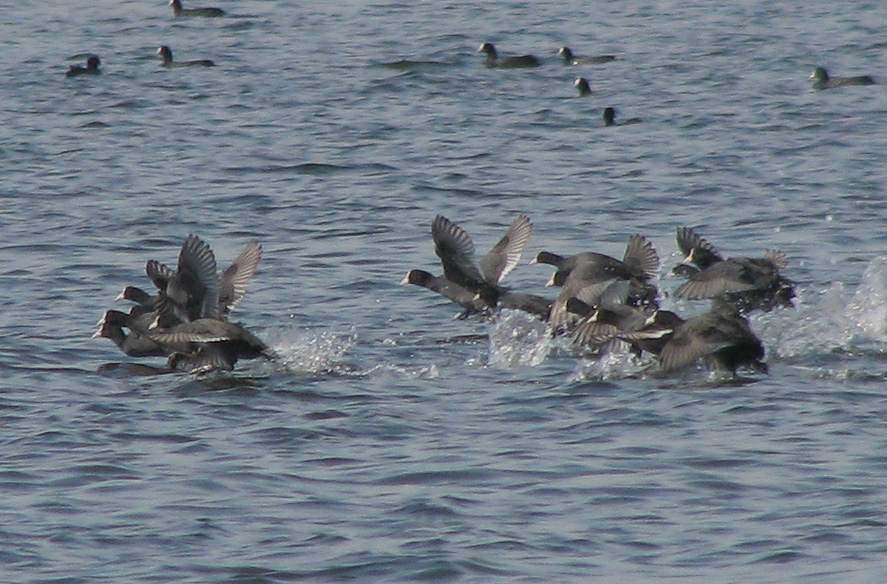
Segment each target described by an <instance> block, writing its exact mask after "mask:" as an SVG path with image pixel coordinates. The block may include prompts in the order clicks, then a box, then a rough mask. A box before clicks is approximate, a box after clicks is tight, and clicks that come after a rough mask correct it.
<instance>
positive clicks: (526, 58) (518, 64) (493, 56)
mask: <svg viewBox="0 0 887 584" xmlns="http://www.w3.org/2000/svg"><path fill="white" fill-rule="evenodd" d="M478 52H480V53H484V54H486V64H487V67H498V68H500V69H517V68H522V67H538V66H539V65H541V64H542V61H540V60H539V59H538V58H537V57H534V56H533V55H515V56H508V57H500V56H499V54H498V53H497V52H496V47H494V46H493V43H484V44H482V45H481V46H480V48H479V49H478Z"/></svg>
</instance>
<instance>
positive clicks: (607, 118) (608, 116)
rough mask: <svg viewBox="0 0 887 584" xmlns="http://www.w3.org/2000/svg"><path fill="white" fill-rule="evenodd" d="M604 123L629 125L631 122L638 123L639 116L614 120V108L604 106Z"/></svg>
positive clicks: (606, 124) (639, 121) (607, 124)
mask: <svg viewBox="0 0 887 584" xmlns="http://www.w3.org/2000/svg"><path fill="white" fill-rule="evenodd" d="M603 117H604V125H605V126H630V125H632V124H640V123H641V118H628V119H627V120H625V121H623V122H617V121H616V108H614V107H605V108H604V116H603Z"/></svg>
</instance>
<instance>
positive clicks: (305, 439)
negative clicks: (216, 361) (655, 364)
mask: <svg viewBox="0 0 887 584" xmlns="http://www.w3.org/2000/svg"><path fill="white" fill-rule="evenodd" d="M194 4H195V5H196V4H201V3H197V2H196V0H195V2H194ZM202 4H210V3H209V2H206V3H202ZM214 4H216V5H219V6H221V7H223V8H225V9H226V10H227V11H228V13H229V15H228V16H227V17H225V18H222V19H188V20H185V19H181V20H174V19H173V18H172V14H171V10H170V9H169V8H168V7H167V6H165V2H164V1H162V0H157V1H154V2H143V1H139V2H134V1H124V2H108V1H103V0H97V1H95V2H90V3H86V4H77V5H74V4H71V3H62V2H57V1H56V2H48V3H41V4H40V5H39V6H38V5H36V4H34V3H28V2H24V3H17V4H13V5H10V6H6V7H4V9H3V10H2V11H0V12H2V13H0V38H3V39H4V41H5V43H4V46H5V49H6V50H5V54H6V59H5V60H4V65H3V74H2V75H0V92H2V95H3V102H2V105H0V111H2V122H3V123H2V125H0V164H2V171H0V257H2V261H0V266H2V267H0V285H2V289H3V292H4V297H5V308H4V309H3V310H2V311H0V326H2V331H3V334H2V336H0V372H2V379H3V382H2V386H0V387H2V392H0V422H2V427H3V439H2V448H0V493H2V500H3V503H2V505H0V514H2V515H0V518H2V523H0V536H2V542H3V543H2V544H0V575H2V578H0V579H2V581H4V582H67V583H76V582H84V583H85V582H90V583H92V582H169V581H176V582H201V583H202V582H250V583H259V582H290V581H317V582H320V581H342V580H360V581H374V582H375V581H378V582H382V581H431V582H437V581H444V582H491V581H509V582H514V581H517V582H529V581H538V582H579V581H588V580H589V578H597V579H600V578H606V579H607V581H625V582H647V581H659V580H662V579H665V578H669V579H675V580H681V581H699V582H703V581H704V582H709V581H725V582H726V581H730V582H786V581H803V582H835V581H842V582H847V581H851V582H879V581H880V580H881V579H882V578H883V574H884V573H885V569H887V566H885V561H884V558H885V552H887V543H885V538H884V533H885V527H887V510H885V509H887V506H885V501H887V455H885V454H884V452H885V450H887V448H885V446H887V423H885V420H887V398H885V393H887V391H885V385H887V384H885V381H887V358H885V349H884V345H885V341H887V309H885V298H887V257H885V256H887V249H885V248H887V229H885V216H887V212H885V210H884V209H885V206H884V198H885V187H887V180H885V179H887V171H885V169H887V131H885V120H887V117H885V113H887V93H885V90H884V87H885V86H887V85H885V83H887V76H882V72H883V71H885V70H887V56H885V51H884V49H885V47H887V43H885V41H884V39H883V23H884V22H887V5H884V4H883V3H878V2H868V3H866V2H859V3H854V4H852V5H843V4H839V3H838V4H836V3H834V2H825V1H822V0H816V1H814V2H808V3H804V4H803V5H797V6H795V5H793V3H782V4H780V3H773V2H758V1H743V2H734V3H731V4H730V6H728V7H724V6H722V5H721V4H722V3H716V2H711V1H695V2H694V1H690V2H680V3H676V2H661V3H650V2H642V1H639V0H633V1H629V2H623V3H604V2H594V3H591V4H589V3H579V2H566V3H565V2H552V1H544V2H536V3H528V2H524V3H512V2H501V1H500V2H494V3H486V4H473V3H460V2H446V1H440V0H435V1H430V2H420V3H397V2H390V3H375V4H367V3H363V2H350V3H325V4H320V5H316V4H309V5H305V3H295V2H286V1H282V2H233V1H222V0H219V1H218V2H215V3H214ZM187 5H188V3H186V6H187ZM487 40H488V41H493V42H495V43H497V45H498V46H499V48H500V50H501V51H503V52H534V53H536V54H537V55H539V56H541V57H544V59H545V63H544V66H543V67H540V68H538V69H534V70H521V71H500V70H488V69H486V68H485V67H483V65H482V59H481V57H480V56H479V55H478V54H477V53H476V49H477V47H478V45H479V44H480V43H481V42H482V41H487ZM160 44H168V45H170V46H171V47H172V49H173V51H174V53H175V56H176V58H177V59H182V60H185V59H194V58H211V59H213V60H215V61H216V63H217V64H218V66H217V67H215V68H212V69H202V68H201V69H200V70H192V69H179V70H163V69H161V68H159V66H158V61H157V60H156V57H155V56H154V55H153V53H154V51H155V50H156V48H157V47H158V46H159V45H160ZM563 44H568V45H570V46H571V47H573V49H574V50H575V51H576V52H577V53H584V54H596V53H597V54H599V53H612V54H616V55H618V60H617V61H615V62H613V63H609V64H606V65H599V66H583V67H580V68H570V67H564V66H563V65H561V64H560V63H559V62H558V60H557V58H556V57H555V53H556V51H557V48H558V47H559V46H561V45H563ZM90 52H95V53H97V54H99V55H100V56H101V58H102V61H103V71H104V73H103V74H102V75H101V76H99V77H78V78H75V79H68V78H66V77H65V76H64V72H65V71H66V70H67V67H68V66H69V65H70V64H72V63H82V62H83V61H85V57H83V56H82V55H84V54H86V53H90ZM816 65H824V66H826V67H828V68H829V69H830V70H831V71H832V72H833V73H834V74H839V75H840V74H847V75H849V74H863V73H868V74H872V75H874V76H875V77H876V79H878V81H879V82H880V84H879V85H875V86H873V87H848V88H843V89H841V90H833V91H826V92H813V91H811V90H810V85H809V83H810V82H809V81H808V80H807V76H808V75H809V73H810V72H811V71H812V69H813V67H815V66H816ZM580 74H581V75H583V76H586V77H587V78H589V79H590V81H591V84H592V88H593V90H594V94H593V95H592V96H590V97H588V98H582V99H580V98H578V97H577V96H576V93H575V90H574V88H573V86H572V82H573V79H574V78H575V77H576V76H577V75H580ZM608 105H611V106H616V107H617V108H618V109H619V111H620V114H621V115H622V116H623V117H633V116H640V117H641V118H643V123H642V124H639V125H636V126H626V127H623V128H607V129H604V128H602V127H601V126H602V123H601V120H600V114H601V111H602V109H603V108H604V107H605V106H608ZM520 212H523V213H527V214H528V215H530V217H531V218H532V219H533V222H534V224H535V233H534V237H533V239H532V240H531V242H530V245H529V247H528V250H527V253H526V255H525V258H526V259H529V257H531V256H532V255H535V253H536V252H538V251H540V250H543V249H546V250H549V251H555V252H566V253H571V252H575V251H580V250H587V249H594V250H596V251H602V252H605V253H611V254H614V255H619V254H621V251H622V249H623V247H624V244H625V242H626V240H627V238H628V236H630V235H631V234H633V233H643V234H644V235H646V236H648V237H649V238H650V239H651V240H652V241H653V242H654V243H655V244H656V246H657V248H658V250H659V252H660V255H662V256H663V258H664V259H665V263H666V264H667V265H668V264H671V262H672V261H673V260H674V259H675V258H676V251H675V247H676V246H675V243H674V238H673V237H674V229H675V227H676V226H678V225H693V226H698V227H699V229H700V232H701V233H702V234H703V235H704V236H705V237H707V238H708V239H709V240H711V241H712V242H713V243H714V244H715V245H717V246H718V247H719V248H720V249H721V250H723V251H724V252H725V253H726V254H727V255H741V254H759V253H761V252H762V251H763V250H764V249H766V248H780V249H782V250H784V251H785V252H786V253H787V254H788V256H789V259H790V266H789V268H788V269H787V270H786V274H787V276H788V277H790V278H792V279H794V280H796V281H797V282H798V283H799V302H798V307H797V308H796V309H794V310H784V311H778V312H774V313H771V314H769V315H766V316H757V317H755V318H754V319H753V326H754V328H755V330H756V331H757V332H758V333H759V334H760V335H761V337H762V338H763V339H764V341H765V344H766V346H767V353H768V361H769V363H770V369H771V375H770V376H768V377H759V376H755V377H749V378H742V379H739V380H736V381H732V380H724V379H712V378H710V377H709V376H707V375H706V374H704V373H703V372H701V371H695V372H689V373H687V374H684V375H682V376H679V377H676V378H666V379H661V378H656V377H650V376H648V375H646V374H645V373H644V371H643V369H642V368H640V367H638V366H637V364H635V363H633V362H630V361H628V360H624V359H618V358H614V359H608V360H603V361H595V360H588V359H583V358H579V357H577V356H576V355H575V353H574V352H573V351H571V350H570V348H569V347H568V346H567V345H566V344H564V343H562V342H560V341H559V340H552V339H550V338H548V337H547V335H546V334H545V333H544V330H542V329H541V328H540V326H539V325H538V323H535V322H534V321H532V320H530V319H527V318H526V317H524V316H523V315H521V314H506V315H503V318H502V319H500V320H499V321H498V322H497V323H495V324H482V323H477V322H473V321H456V320H453V319H452V316H453V315H454V314H455V313H456V312H457V310H456V308H455V307H454V306H453V305H449V304H447V303H446V302H445V301H443V300H441V299H439V298H437V297H436V296H434V295H433V294H431V293H429V292H427V291H425V290H421V289H418V288H415V287H412V286H410V287H402V286H398V282H399V280H400V279H401V277H402V276H403V274H405V273H406V271H407V270H408V269H410V268H422V269H428V270H430V271H438V270H439V265H438V264H437V262H436V257H435V256H434V254H433V252H432V249H431V242H430V233H429V226H430V222H431V219H432V218H433V217H434V215H435V214H437V213H442V214H444V215H446V216H448V217H449V218H451V219H453V220H455V221H457V222H459V223H460V224H461V225H463V226H464V227H465V228H466V229H467V230H468V231H469V232H470V233H471V234H472V235H473V236H474V239H475V242H476V243H477V245H478V248H479V249H482V250H484V249H487V248H488V246H490V245H492V243H493V242H494V241H495V240H496V239H497V238H498V237H499V236H501V234H502V233H503V232H504V230H505V228H506V227H507V225H508V224H509V223H510V222H511V220H512V219H513V218H514V216H515V215H516V214H517V213H520ZM189 233H196V234H199V235H200V236H201V237H203V238H204V239H206V240H207V241H208V242H209V243H210V245H212V247H213V249H214V250H215V251H216V254H217V256H218V257H219V258H220V263H221V264H222V265H227V262H229V261H230V260H231V259H233V258H234V257H235V256H236V255H237V253H238V252H239V251H240V249H241V248H242V246H243V245H244V244H245V243H246V242H247V241H249V240H250V239H253V238H256V239H258V240H260V241H261V242H262V243H263V245H264V247H265V256H264V259H263V262H262V264H261V266H260V268H259V273H258V275H257V277H256V280H255V281H254V282H253V284H252V286H251V290H250V293H249V295H248V296H247V298H246V299H245V300H244V302H243V303H242V304H241V305H240V307H239V311H238V313H237V318H238V319H239V320H241V321H242V322H244V323H246V324H247V325H249V326H250V327H251V328H252V329H253V330H255V331H256V333H257V334H259V335H261V336H262V337H263V338H265V339H267V340H268V342H269V343H271V344H272V345H273V346H274V347H275V348H276V349H278V351H279V352H280V353H281V355H282V358H281V360H280V362H278V363H273V364H268V363H254V362H245V363H242V366H239V367H238V370H237V371H236V372H235V373H234V374H230V375H222V374H217V375H210V376H208V377H205V378H197V377H193V376H190V375H185V374H172V375H159V376H158V375H140V374H139V373H140V371H139V370H138V369H136V368H133V367H129V366H119V364H121V363H122V364H128V363H135V362H136V361H135V360H131V359H129V358H127V357H125V356H123V355H121V354H120V353H119V352H118V351H117V349H116V348H115V347H114V346H113V344H112V343H110V342H109V341H107V340H106V339H96V340H91V339H90V338H89V336H90V334H91V333H92V332H93V324H94V322H95V321H96V320H97V319H98V318H99V316H100V315H101V314H102V312H103V311H104V310H105V309H107V308H108V307H109V306H110V305H112V303H113V302H112V299H113V298H114V296H115V295H116V294H117V293H118V292H119V290H120V289H121V288H122V287H123V286H124V285H126V284H130V283H139V284H144V283H147V280H145V279H144V277H143V269H144V262H145V260H147V259H149V258H156V259H158V260H161V261H165V262H170V263H172V262H174V260H175V258H176V254H177V248H178V246H179V245H180V244H181V242H182V241H183V240H184V238H185V237H186V236H187V235H188V234H189ZM549 275H550V272H549V271H548V270H546V269H545V268H544V267H541V266H521V267H519V268H518V269H517V270H515V272H514V273H513V274H512V275H511V276H510V278H509V280H510V282H511V284H512V285H514V286H515V287H516V288H518V289H521V290H525V291H528V292H534V293H542V294H551V291H550V290H549V289H545V288H544V287H543V286H542V284H543V283H544V282H545V280H546V279H547V278H548V277H549ZM660 285H661V287H662V289H663V290H666V291H668V290H673V289H674V287H675V285H676V280H675V279H674V278H673V277H671V276H669V275H668V274H666V273H665V270H663V276H662V279H661V281H660ZM667 302H668V303H669V304H671V305H674V303H673V302H672V301H671V300H667ZM675 307H676V308H677V309H678V310H680V311H682V312H692V311H693V310H699V309H700V308H701V307H699V306H698V305H694V304H677V305H675ZM141 362H144V363H146V364H150V365H160V364H162V361H161V362H160V363H158V362H155V361H152V360H150V359H149V360H143V361H141Z"/></svg>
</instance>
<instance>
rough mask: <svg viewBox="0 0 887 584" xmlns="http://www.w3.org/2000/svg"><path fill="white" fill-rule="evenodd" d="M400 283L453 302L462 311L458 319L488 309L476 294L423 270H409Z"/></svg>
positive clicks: (443, 277)
mask: <svg viewBox="0 0 887 584" xmlns="http://www.w3.org/2000/svg"><path fill="white" fill-rule="evenodd" d="M400 283H401V285H406V284H413V285H414V286H421V287H423V288H427V289H428V290H431V291H432V292H437V293H438V294H440V295H441V296H443V297H444V298H447V299H448V300H450V301H452V302H455V303H456V304H458V305H459V306H461V307H462V308H463V309H464V311H463V312H462V313H461V314H460V315H459V318H467V317H468V316H471V315H474V314H479V313H482V312H484V311H485V310H486V309H487V308H488V305H487V303H486V302H484V301H483V300H482V299H481V298H480V297H479V296H478V294H477V293H476V292H472V291H471V290H469V289H468V288H465V287H464V286H460V285H459V284H456V283H454V282H450V281H449V280H447V279H446V277H445V276H434V275H432V274H430V273H429V272H426V271H425V270H410V271H409V272H407V275H406V276H405V277H404V279H403V280H401V281H400Z"/></svg>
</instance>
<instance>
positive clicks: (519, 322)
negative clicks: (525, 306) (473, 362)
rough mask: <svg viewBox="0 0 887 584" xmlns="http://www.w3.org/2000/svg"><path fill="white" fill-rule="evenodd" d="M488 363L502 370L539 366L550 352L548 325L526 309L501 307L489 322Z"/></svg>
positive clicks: (550, 342)
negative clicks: (524, 310) (502, 308)
mask: <svg viewBox="0 0 887 584" xmlns="http://www.w3.org/2000/svg"><path fill="white" fill-rule="evenodd" d="M489 338H490V349H489V356H488V362H489V364H490V365H495V366H497V367H501V368H503V369H513V368H515V367H521V366H530V367H535V366H537V365H541V364H542V363H543V362H544V361H545V358H546V357H548V353H549V352H550V351H551V347H552V339H551V332H550V328H549V325H548V324H547V323H545V322H543V321H541V320H539V319H538V318H536V317H533V316H531V315H529V314H527V313H526V312H521V311H519V310H502V311H501V312H500V313H499V314H498V316H497V317H496V318H495V319H494V320H493V321H492V322H491V323H490V327H489Z"/></svg>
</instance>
